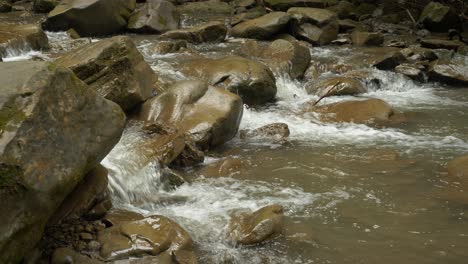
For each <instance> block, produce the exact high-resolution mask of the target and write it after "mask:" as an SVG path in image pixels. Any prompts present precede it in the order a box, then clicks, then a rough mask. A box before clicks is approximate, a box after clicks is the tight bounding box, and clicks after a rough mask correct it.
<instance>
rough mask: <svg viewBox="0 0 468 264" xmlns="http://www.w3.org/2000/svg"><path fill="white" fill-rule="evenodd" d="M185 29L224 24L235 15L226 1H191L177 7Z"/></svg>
mask: <svg viewBox="0 0 468 264" xmlns="http://www.w3.org/2000/svg"><path fill="white" fill-rule="evenodd" d="M177 12H178V13H179V14H180V17H181V22H182V24H183V25H184V27H193V26H198V25H200V24H204V23H208V22H221V23H224V22H225V19H226V18H228V17H229V16H231V15H232V14H233V13H234V9H233V7H232V6H231V5H229V4H228V2H226V1H220V0H208V1H189V2H187V3H183V4H181V5H178V6H177Z"/></svg>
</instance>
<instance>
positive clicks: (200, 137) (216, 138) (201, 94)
mask: <svg viewBox="0 0 468 264" xmlns="http://www.w3.org/2000/svg"><path fill="white" fill-rule="evenodd" d="M242 111H243V104H242V100H241V99H240V97H239V96H237V95H235V94H233V93H231V92H229V91H227V90H225V89H222V88H217V87H212V86H208V84H207V83H205V82H202V81H182V82H177V83H175V84H174V85H173V86H172V87H171V88H170V89H168V90H167V91H165V92H164V93H161V94H159V95H158V96H156V97H153V98H151V99H150V100H148V101H147V102H146V103H144V104H143V106H142V107H141V111H140V112H139V114H138V118H139V119H140V120H143V121H147V122H156V123H163V124H167V125H171V126H173V127H175V128H176V129H177V130H178V134H184V133H187V134H189V135H190V137H191V138H192V139H193V140H194V141H195V143H196V144H197V146H198V147H200V148H201V149H208V148H211V147H214V146H218V145H221V144H223V143H225V142H226V141H228V140H230V139H231V138H233V137H234V136H235V135H236V133H237V129H238V127H239V123H240V119H241V117H242ZM182 141H183V142H184V143H185V136H184V135H182ZM184 147H185V145H182V148H181V149H180V151H179V153H178V154H180V152H182V150H183V149H184ZM178 154H177V155H176V157H177V156H178ZM176 157H175V158H176Z"/></svg>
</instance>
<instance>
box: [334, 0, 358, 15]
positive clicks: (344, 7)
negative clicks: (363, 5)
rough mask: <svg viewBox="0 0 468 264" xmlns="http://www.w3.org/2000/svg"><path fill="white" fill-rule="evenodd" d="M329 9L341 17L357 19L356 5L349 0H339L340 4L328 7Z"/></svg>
mask: <svg viewBox="0 0 468 264" xmlns="http://www.w3.org/2000/svg"><path fill="white" fill-rule="evenodd" d="M327 9H328V10H330V11H332V12H334V13H335V14H337V15H338V17H339V18H340V19H347V18H351V19H356V18H357V17H356V15H357V14H356V6H355V5H354V4H353V3H351V2H348V1H339V2H338V4H336V5H333V6H330V7H327Z"/></svg>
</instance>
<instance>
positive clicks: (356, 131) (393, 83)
mask: <svg viewBox="0 0 468 264" xmlns="http://www.w3.org/2000/svg"><path fill="white" fill-rule="evenodd" d="M133 37H134V39H135V42H136V43H137V46H138V47H139V49H140V51H141V52H142V54H143V55H144V57H145V59H146V60H147V61H148V63H149V64H150V65H151V67H152V68H153V69H154V71H155V72H156V73H157V74H158V75H160V76H164V79H166V80H182V79H184V76H183V74H181V73H180V72H178V71H177V66H178V63H180V62H181V61H183V60H184V59H187V58H190V57H196V56H200V55H201V56H206V57H221V56H225V55H228V54H233V53H234V54H235V53H238V52H239V50H240V49H241V48H242V46H243V42H241V41H237V40H230V41H229V42H228V43H223V44H217V45H204V46H199V47H193V49H195V52H191V53H188V52H187V53H177V54H166V55H158V54H153V53H152V52H151V48H152V45H153V43H154V41H152V40H151V39H150V38H148V37H146V36H133ZM49 38H50V39H51V41H52V42H54V43H55V44H57V43H58V44H60V43H61V42H66V41H68V40H67V39H65V35H59V34H57V33H49ZM59 46H60V45H59ZM28 54H29V53H23V54H22V55H21V54H16V55H15V56H13V55H12V56H11V57H12V58H13V59H15V58H14V57H16V58H24V57H25V56H26V57H27V56H29V55H28ZM311 54H312V57H313V60H314V61H321V60H332V61H334V62H337V63H352V65H353V66H354V67H357V68H359V69H363V68H366V65H365V60H362V58H361V57H360V56H363V55H364V56H365V54H366V51H365V50H353V49H349V48H312V49H311ZM41 56H43V57H47V54H41ZM10 59H11V58H10ZM26 59H28V58H26ZM456 59H457V60H460V61H462V62H464V65H465V66H466V67H468V57H458V58H456ZM7 60H8V58H7ZM366 70H368V71H370V74H371V76H372V77H373V78H376V79H378V80H380V83H381V85H380V86H378V87H374V86H372V85H371V84H369V87H368V88H369V92H368V93H366V94H363V95H361V96H360V98H368V97H373V98H381V99H383V100H385V101H387V102H388V103H389V104H391V105H392V106H393V107H394V108H395V109H396V110H397V111H399V112H405V113H408V116H409V121H408V122H407V123H405V124H403V125H399V126H396V127H379V128H376V127H370V126H366V125H358V124H330V123H322V122H320V121H319V120H317V119H316V118H315V117H314V116H313V115H310V114H309V115H307V114H302V112H303V111H302V110H303V109H304V108H305V107H306V106H307V103H308V102H310V101H311V100H316V99H317V97H315V96H311V95H308V94H307V93H306V92H305V89H304V87H305V86H306V85H307V84H306V83H305V82H299V81H293V80H290V79H289V78H287V77H284V76H282V75H281V73H277V76H276V77H277V86H278V95H277V99H278V100H277V102H276V103H274V104H271V105H268V106H265V107H263V108H259V109H251V108H247V107H245V109H244V115H243V118H242V122H241V129H252V128H257V127H259V126H262V125H265V124H269V123H273V122H284V123H287V124H288V125H289V128H290V130H291V135H290V139H289V143H288V144H282V143H275V142H271V141H266V140H264V139H249V140H240V139H238V138H236V139H233V140H232V141H231V142H229V143H227V144H225V145H224V146H222V147H221V148H219V149H216V150H214V151H212V152H210V153H209V154H208V157H207V158H206V160H205V165H209V164H212V163H216V162H217V161H219V160H222V159H224V158H226V157H235V158H239V159H241V160H242V164H243V166H242V168H239V170H238V171H236V172H235V173H232V174H230V175H221V177H209V176H207V175H203V173H201V171H202V170H199V169H198V168H189V169H187V171H186V172H185V173H186V174H187V175H189V178H190V181H189V183H185V184H184V185H182V186H181V187H179V188H177V189H176V190H171V191H168V190H166V189H165V188H163V187H162V186H161V184H160V177H161V174H162V172H161V168H160V167H159V165H158V164H157V163H154V162H150V163H147V162H146V161H145V157H141V156H139V155H138V151H136V150H135V146H138V143H139V142H142V141H143V140H144V135H142V134H141V133H140V132H139V130H138V126H139V125H140V124H137V123H133V122H131V123H129V126H128V127H127V129H126V130H125V132H124V135H123V137H122V139H121V142H120V143H119V144H118V145H117V146H116V147H115V148H114V150H113V151H112V152H111V153H110V154H109V155H108V157H107V158H106V159H105V160H104V161H103V165H104V166H106V167H107V168H108V169H109V171H110V190H111V192H112V195H113V198H114V205H115V206H116V207H122V208H126V209H130V210H135V211H138V212H141V213H144V214H161V215H165V216H167V217H169V218H172V219H174V220H175V221H176V222H178V223H179V224H180V225H181V226H183V227H184V228H185V229H186V230H187V231H188V232H189V233H190V235H191V236H192V238H193V239H194V241H195V242H196V246H197V252H198V254H199V256H200V263H239V264H242V263H377V262H379V263H466V260H467V259H468V215H467V214H468V208H467V207H466V205H465V206H464V205H462V204H459V203H457V202H456V201H453V200H452V199H451V198H452V196H456V194H457V193H458V192H460V190H458V189H457V186H452V185H450V184H448V183H447V181H446V180H445V179H444V176H445V175H444V166H445V164H446V162H447V161H448V160H450V159H452V158H454V157H457V156H460V155H463V154H466V153H468V111H467V109H468V89H452V88H450V87H443V86H442V85H439V84H435V83H428V84H419V83H416V82H413V81H411V80H409V79H407V78H405V77H404V76H402V75H399V74H395V73H392V72H384V71H379V70H376V69H367V68H366ZM323 75H332V73H330V72H325V73H323ZM351 98H352V97H347V96H344V97H333V98H326V99H324V100H323V101H322V103H323V104H325V103H329V102H335V101H342V100H349V99H351ZM273 203H276V204H281V205H283V206H284V208H285V209H286V210H285V230H284V234H283V235H282V236H280V237H278V238H276V239H274V240H273V241H270V242H268V243H265V244H263V245H260V246H256V247H238V246H237V247H236V246H233V245H231V244H229V243H228V242H226V239H225V228H226V225H227V223H228V220H229V213H230V212H231V211H232V210H236V209H242V208H244V209H252V210H255V209H258V208H260V207H262V206H265V205H269V204H273Z"/></svg>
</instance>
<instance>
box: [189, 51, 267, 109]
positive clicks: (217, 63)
mask: <svg viewBox="0 0 468 264" xmlns="http://www.w3.org/2000/svg"><path fill="white" fill-rule="evenodd" d="M182 71H183V72H184V73H185V74H186V75H188V76H190V77H195V78H202V79H204V80H206V81H207V82H208V83H209V84H210V85H213V86H216V87H220V88H224V89H227V90H229V91H231V92H232V93H235V94H238V95H239V96H240V97H241V98H242V100H243V101H244V103H245V104H248V105H261V104H264V103H267V102H270V101H272V100H273V99H274V98H275V96H276V84H275V77H274V76H273V73H272V72H271V70H270V69H268V67H266V66H265V65H263V64H261V63H259V62H256V61H253V60H249V59H246V58H242V57H238V56H229V57H224V58H221V59H199V60H194V61H190V62H187V63H186V64H185V65H184V66H183V69H182Z"/></svg>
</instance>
